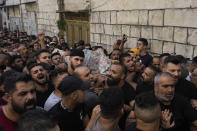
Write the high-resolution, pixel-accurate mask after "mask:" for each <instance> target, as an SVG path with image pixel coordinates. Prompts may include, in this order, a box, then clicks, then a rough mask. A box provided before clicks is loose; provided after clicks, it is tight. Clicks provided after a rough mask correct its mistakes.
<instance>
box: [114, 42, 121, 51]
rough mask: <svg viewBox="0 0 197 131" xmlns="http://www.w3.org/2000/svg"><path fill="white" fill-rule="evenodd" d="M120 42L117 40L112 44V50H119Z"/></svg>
mask: <svg viewBox="0 0 197 131" xmlns="http://www.w3.org/2000/svg"><path fill="white" fill-rule="evenodd" d="M121 42H122V41H121V40H117V41H116V42H115V43H114V46H113V49H119V47H120V45H121Z"/></svg>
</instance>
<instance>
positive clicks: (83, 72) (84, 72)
mask: <svg viewBox="0 0 197 131" xmlns="http://www.w3.org/2000/svg"><path fill="white" fill-rule="evenodd" d="M73 75H74V76H76V77H78V78H80V79H81V80H82V81H90V79H91V72H90V70H89V68H88V67H87V66H79V67H77V68H76V69H75V70H74V74H73Z"/></svg>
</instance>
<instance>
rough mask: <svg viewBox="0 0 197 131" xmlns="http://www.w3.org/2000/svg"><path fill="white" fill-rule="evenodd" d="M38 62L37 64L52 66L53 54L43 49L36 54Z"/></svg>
mask: <svg viewBox="0 0 197 131" xmlns="http://www.w3.org/2000/svg"><path fill="white" fill-rule="evenodd" d="M36 61H37V63H41V62H43V63H47V64H49V65H50V64H51V53H50V52H49V51H48V50H45V49H42V50H38V51H37V52H36Z"/></svg>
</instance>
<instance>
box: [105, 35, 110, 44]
mask: <svg viewBox="0 0 197 131" xmlns="http://www.w3.org/2000/svg"><path fill="white" fill-rule="evenodd" d="M106 42H107V43H106V44H107V45H110V44H111V37H110V36H109V35H106Z"/></svg>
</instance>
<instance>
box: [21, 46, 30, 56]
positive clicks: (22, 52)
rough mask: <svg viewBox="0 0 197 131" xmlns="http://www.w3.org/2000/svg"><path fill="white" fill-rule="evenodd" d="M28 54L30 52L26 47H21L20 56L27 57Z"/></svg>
mask: <svg viewBox="0 0 197 131" xmlns="http://www.w3.org/2000/svg"><path fill="white" fill-rule="evenodd" d="M27 52H28V50H27V48H26V47H25V46H24V45H23V46H21V47H20V54H21V55H26V54H27Z"/></svg>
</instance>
